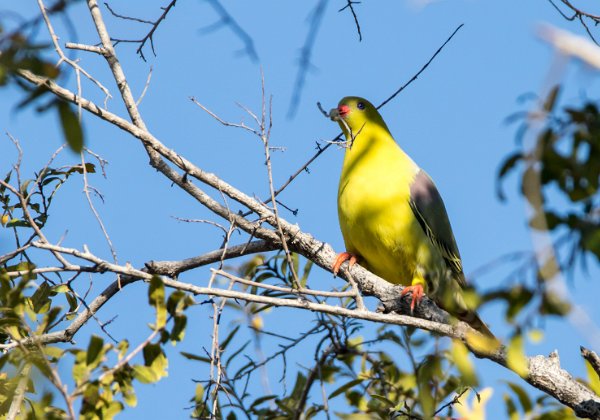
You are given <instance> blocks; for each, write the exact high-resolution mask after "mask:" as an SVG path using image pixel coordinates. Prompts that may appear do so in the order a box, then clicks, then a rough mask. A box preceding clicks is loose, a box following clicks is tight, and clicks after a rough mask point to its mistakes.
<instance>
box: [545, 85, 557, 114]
mask: <svg viewBox="0 0 600 420" xmlns="http://www.w3.org/2000/svg"><path fill="white" fill-rule="evenodd" d="M559 93H560V85H556V86H554V87H553V88H552V90H550V92H549V93H548V97H547V98H546V101H544V111H546V112H550V111H552V110H553V109H554V106H555V105H556V100H557V99H558V94H559Z"/></svg>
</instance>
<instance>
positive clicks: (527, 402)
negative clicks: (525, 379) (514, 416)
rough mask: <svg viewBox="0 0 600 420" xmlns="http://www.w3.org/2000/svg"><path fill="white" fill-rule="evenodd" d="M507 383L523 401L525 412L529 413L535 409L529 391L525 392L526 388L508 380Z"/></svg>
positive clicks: (522, 405)
mask: <svg viewBox="0 0 600 420" xmlns="http://www.w3.org/2000/svg"><path fill="white" fill-rule="evenodd" d="M507 385H508V386H509V388H510V389H511V390H512V392H514V394H515V395H516V396H517V398H518V399H519V402H520V403H521V407H523V411H524V412H525V414H529V413H530V412H531V410H533V404H532V403H531V400H530V399H529V395H527V392H525V390H524V389H523V388H521V387H520V386H519V385H517V384H514V383H512V382H507Z"/></svg>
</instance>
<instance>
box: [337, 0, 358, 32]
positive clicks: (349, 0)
mask: <svg viewBox="0 0 600 420" xmlns="http://www.w3.org/2000/svg"><path fill="white" fill-rule="evenodd" d="M355 4H360V2H359V1H353V0H347V3H346V5H345V6H344V7H342V8H341V9H340V10H338V12H342V11H344V10H346V9H350V13H352V17H353V18H354V24H355V25H356V31H357V32H358V41H359V42H360V41H362V32H361V31H360V24H359V23H358V16H357V15H356V12H355V11H354V5H355Z"/></svg>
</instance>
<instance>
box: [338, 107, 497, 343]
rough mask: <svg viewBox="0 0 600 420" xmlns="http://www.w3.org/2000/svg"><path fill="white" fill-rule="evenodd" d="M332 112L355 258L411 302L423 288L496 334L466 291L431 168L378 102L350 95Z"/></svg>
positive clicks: (346, 228) (341, 202)
mask: <svg viewBox="0 0 600 420" xmlns="http://www.w3.org/2000/svg"><path fill="white" fill-rule="evenodd" d="M329 117H330V118H331V119H332V120H334V121H337V122H338V123H339V125H340V127H341V128H342V130H343V132H344V135H345V136H346V145H347V148H346V153H345V156H344V164H343V167H342V175H341V177H340V184H339V190H338V216H339V221H340V227H341V230H342V235H343V236H344V243H345V244H346V252H343V253H341V254H340V255H339V256H338V258H337V260H336V262H335V264H334V267H333V271H334V274H337V272H338V270H339V269H340V266H341V264H342V263H343V262H344V261H346V260H350V261H349V264H350V266H352V265H353V264H354V263H355V262H357V261H358V262H359V263H360V264H361V265H363V266H364V267H366V268H367V269H369V270H370V271H371V272H373V273H375V274H377V275H378V276H380V277H382V278H383V279H385V280H387V281H389V282H390V283H394V284H402V285H404V286H405V288H404V290H403V291H402V294H403V295H404V294H407V293H411V294H412V301H411V310H413V309H414V307H415V305H416V304H418V303H419V302H420V300H421V299H422V297H423V295H424V294H425V293H426V294H427V296H429V297H430V298H432V299H433V300H434V301H435V302H436V303H437V304H438V305H439V306H440V307H442V308H444V309H446V310H447V311H448V312H450V313H451V314H452V315H454V316H456V317H457V318H459V319H461V320H463V321H465V322H467V323H468V324H470V325H471V326H472V327H473V328H475V329H476V330H478V331H479V332H481V333H483V334H485V335H487V336H491V337H493V334H492V333H491V332H490V330H489V329H488V327H487V326H486V325H485V324H484V323H483V322H482V321H481V319H479V316H478V315H477V314H476V313H475V312H474V311H473V310H472V309H470V308H469V307H468V305H467V304H466V302H465V299H464V296H463V289H464V288H465V286H466V285H467V284H466V280H465V275H464V273H463V269H462V262H461V258H460V254H459V252H458V247H457V245H456V240H455V239H454V235H453V233H452V228H451V227H450V221H449V220H448V214H447V213H446V208H445V207H444V202H443V201H442V198H441V196H440V194H439V192H438V190H437V188H436V186H435V184H434V183H433V181H432V180H431V178H430V177H429V175H427V173H426V172H425V171H423V170H422V169H421V168H419V166H418V165H417V164H416V163H415V162H414V161H413V160H412V159H411V158H410V157H409V156H408V155H407V154H406V153H405V152H404V151H403V150H402V149H401V148H400V147H399V146H398V144H397V143H396V141H395V140H394V138H393V137H392V135H391V134H390V131H389V129H388V127H387V125H386V124H385V122H384V121H383V118H381V115H380V114H379V112H378V111H377V109H376V108H375V107H374V106H373V105H372V104H371V103H370V102H369V101H367V100H366V99H363V98H358V97H346V98H344V99H342V100H341V101H340V103H339V105H338V107H337V108H334V109H332V110H331V111H330V113H329Z"/></svg>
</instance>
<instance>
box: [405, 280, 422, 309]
mask: <svg viewBox="0 0 600 420" xmlns="http://www.w3.org/2000/svg"><path fill="white" fill-rule="evenodd" d="M408 293H410V294H412V300H411V301H410V313H413V311H414V310H415V306H417V305H418V304H419V303H421V300H422V299H423V296H425V291H424V290H423V285H421V284H415V285H412V286H407V287H405V288H404V289H403V290H402V292H400V296H404V295H406V294H408Z"/></svg>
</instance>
